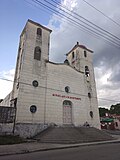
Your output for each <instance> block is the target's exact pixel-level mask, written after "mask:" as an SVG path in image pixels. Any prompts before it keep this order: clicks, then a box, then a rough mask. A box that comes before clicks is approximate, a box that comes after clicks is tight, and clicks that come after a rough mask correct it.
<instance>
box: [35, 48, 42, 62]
mask: <svg viewBox="0 0 120 160" xmlns="http://www.w3.org/2000/svg"><path fill="white" fill-rule="evenodd" d="M34 59H36V60H39V61H40V60H41V49H40V47H39V46H37V47H35V50H34Z"/></svg>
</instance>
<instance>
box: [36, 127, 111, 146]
mask: <svg viewBox="0 0 120 160" xmlns="http://www.w3.org/2000/svg"><path fill="white" fill-rule="evenodd" d="M34 139H36V140H38V141H40V142H43V143H59V144H70V143H85V142H95V141H105V140H111V139H113V138H112V137H111V136H110V135H109V134H107V133H105V132H103V131H101V130H99V129H96V128H93V127H89V128H87V127H73V126H69V127H66V126H63V127H58V126H54V127H49V128H48V129H46V130H45V131H43V132H42V133H40V134H38V135H36V136H35V137H34Z"/></svg>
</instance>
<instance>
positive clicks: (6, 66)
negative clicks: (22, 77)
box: [0, 0, 120, 108]
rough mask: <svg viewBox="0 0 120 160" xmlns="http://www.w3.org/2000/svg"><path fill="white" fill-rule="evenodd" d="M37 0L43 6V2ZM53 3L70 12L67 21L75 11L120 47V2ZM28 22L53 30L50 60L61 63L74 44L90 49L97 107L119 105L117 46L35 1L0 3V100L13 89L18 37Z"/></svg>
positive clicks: (81, 0) (119, 52) (119, 54)
mask: <svg viewBox="0 0 120 160" xmlns="http://www.w3.org/2000/svg"><path fill="white" fill-rule="evenodd" d="M39 1H40V2H42V3H45V4H46V1H45V0H39ZM56 2H57V3H60V4H61V5H62V6H64V7H66V8H67V9H69V16H68V18H69V20H70V19H71V17H72V15H73V12H75V13H76V14H79V15H80V16H82V17H84V18H85V19H87V20H89V21H90V22H91V23H94V24H95V25H97V26H99V27H101V28H103V29H104V30H106V31H107V32H109V33H111V34H112V35H113V34H114V35H115V37H117V40H116V43H117V44H120V41H119V38H120V1H119V0H114V1H113V0H100V1H98V0H56ZM50 3H52V4H54V3H53V1H52V0H49V6H50ZM54 5H55V9H56V11H58V8H59V9H63V8H62V7H61V6H60V5H59V6H58V5H57V4H54ZM91 5H92V6H94V7H92V6H91ZM50 7H51V6H50ZM52 7H53V6H52ZM95 8H96V9H97V10H96V9H95ZM64 10H65V8H64ZM98 10H99V11H100V12H99V11H98ZM65 11H66V10H65ZM101 12H102V13H104V14H102V13H101ZM61 13H62V11H61ZM70 14H71V15H70ZM66 15H67V14H66ZM106 16H107V17H106ZM108 17H109V18H108ZM28 19H31V20H33V21H35V22H38V23H40V24H42V25H44V26H47V27H48V28H50V29H52V33H51V38H50V61H53V62H63V61H64V60H65V58H66V57H65V54H66V53H67V52H68V51H69V50H71V48H72V47H73V46H74V45H75V44H76V42H77V41H78V42H79V43H80V44H83V45H85V46H86V47H87V48H90V49H91V50H93V51H94V53H93V65H94V71H95V80H96V87H97V95H98V102H99V103H98V104H99V107H106V108H109V107H110V106H111V105H112V104H116V103H119V102H120V67H119V66H120V47H119V46H118V45H117V46H116V45H113V44H110V43H108V42H106V41H105V40H104V39H103V38H104V35H103V37H102V38H101V37H98V36H95V35H94V34H91V32H88V31H87V32H86V31H85V28H84V27H83V28H81V27H78V26H76V25H75V24H74V22H72V23H71V22H70V21H69V20H68V19H65V17H64V18H63V17H58V16H57V15H55V13H52V12H50V11H49V10H48V9H47V10H46V9H45V7H42V6H40V5H38V4H36V3H35V0H0V20H1V23H0V52H1V53H0V78H2V79H0V99H3V98H4V97H5V96H6V95H7V94H8V93H9V92H10V91H11V90H12V85H13V84H12V82H11V81H13V80H14V72H15V65H16V58H17V51H18V45H19V36H20V34H21V32H22V29H23V28H24V26H25V24H26V21H27V20H28ZM81 20H83V19H81ZM112 20H113V21H114V22H113V21H112ZM79 22H80V21H79ZM91 29H93V28H91ZM112 35H111V36H112ZM115 37H114V38H115ZM113 40H114V39H113ZM3 79H4V80H3ZM5 79H9V80H10V81H7V80H5Z"/></svg>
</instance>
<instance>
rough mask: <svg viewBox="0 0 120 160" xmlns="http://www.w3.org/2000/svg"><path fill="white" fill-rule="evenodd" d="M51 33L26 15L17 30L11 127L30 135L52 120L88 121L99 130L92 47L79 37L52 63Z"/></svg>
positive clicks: (61, 122)
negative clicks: (17, 46)
mask: <svg viewBox="0 0 120 160" xmlns="http://www.w3.org/2000/svg"><path fill="white" fill-rule="evenodd" d="M51 32H52V31H51V30H50V29H48V28H46V27H44V26H42V25H41V24H39V23H36V22H33V21H32V20H28V21H27V23H26V25H25V27H24V29H23V31H22V33H21V35H20V42H19V49H18V57H17V63H16V70H15V77H14V84H13V90H12V92H11V95H10V96H9V97H10V106H11V107H15V108H16V113H15V126H14V127H15V132H16V133H19V134H20V135H24V136H26V135H29V136H28V137H30V136H33V135H35V134H37V133H38V132H39V131H40V130H42V129H43V128H45V127H46V126H49V125H51V124H52V125H53V124H54V125H57V126H62V125H64V126H67V125H73V126H83V125H84V124H85V123H86V122H87V123H88V124H89V125H90V126H92V127H95V128H98V129H99V128H100V122H99V112H98V101H97V93H96V84H95V76H94V68H93V60H92V56H93V51H92V50H90V49H88V48H87V47H86V46H84V45H81V44H79V42H77V43H76V44H75V46H73V48H72V49H71V50H70V51H68V53H67V54H66V60H65V61H64V63H54V62H51V61H49V44H50V33H51ZM56 38H57V37H56ZM3 103H4V100H3Z"/></svg>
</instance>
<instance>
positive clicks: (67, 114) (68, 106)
mask: <svg viewBox="0 0 120 160" xmlns="http://www.w3.org/2000/svg"><path fill="white" fill-rule="evenodd" d="M63 124H72V102H71V101H67V100H65V101H64V102H63Z"/></svg>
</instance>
